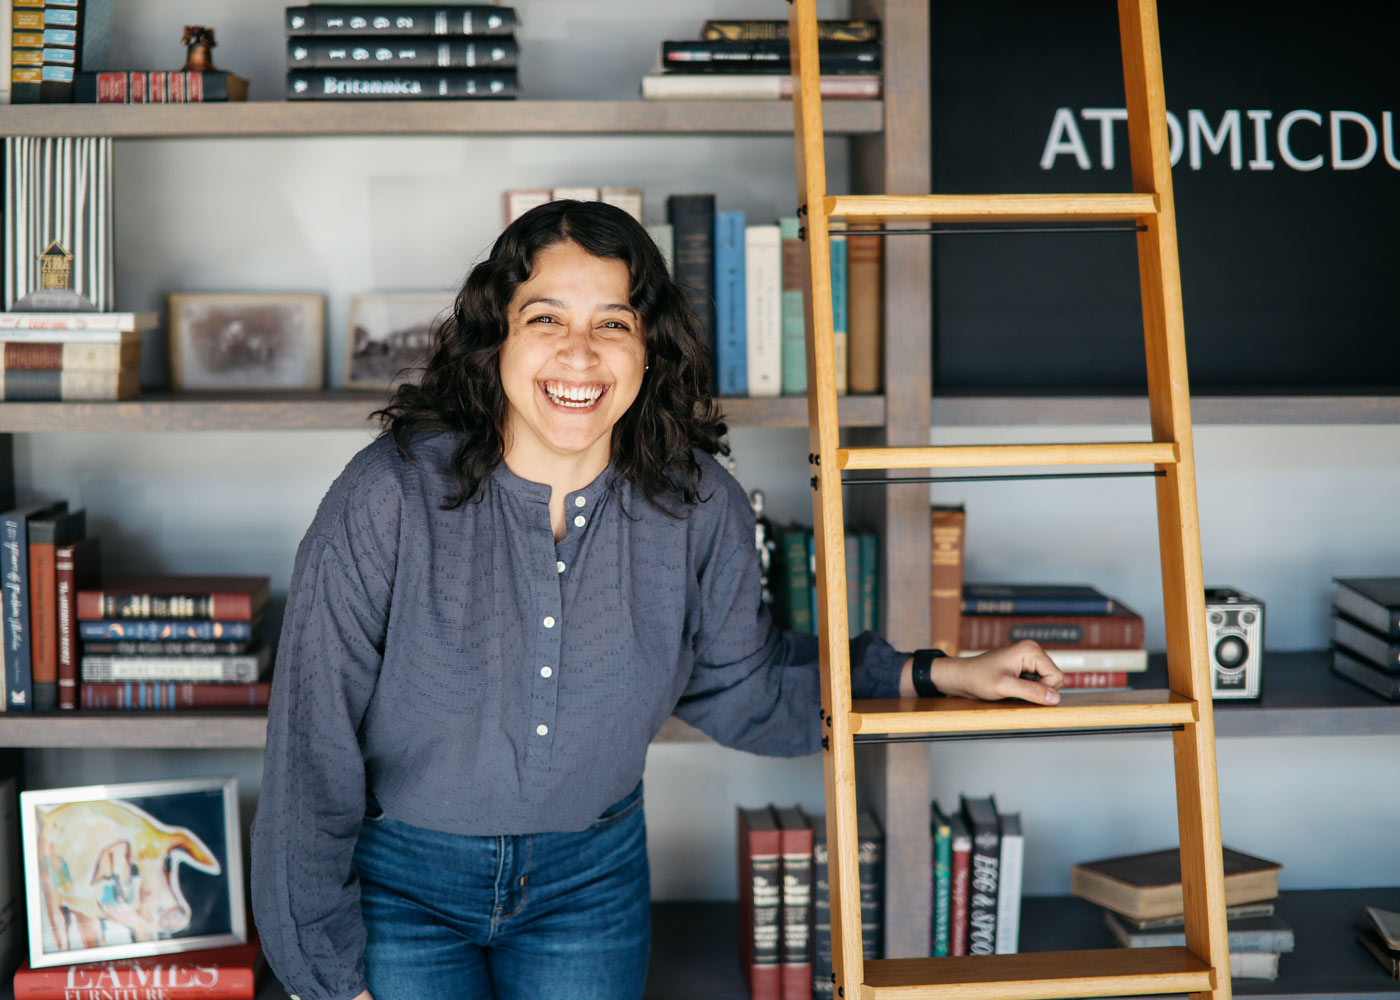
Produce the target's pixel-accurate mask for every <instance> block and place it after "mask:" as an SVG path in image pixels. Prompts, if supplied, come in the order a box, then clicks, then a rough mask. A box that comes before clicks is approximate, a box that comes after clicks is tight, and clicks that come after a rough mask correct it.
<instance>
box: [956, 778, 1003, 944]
mask: <svg viewBox="0 0 1400 1000" xmlns="http://www.w3.org/2000/svg"><path fill="white" fill-rule="evenodd" d="M962 815H963V820H964V821H965V822H966V823H967V827H968V830H969V831H970V832H971V834H972V857H971V865H972V870H971V873H970V876H969V881H970V884H969V889H968V897H967V953H968V954H969V955H995V954H996V950H997V892H998V890H999V888H1000V885H1001V822H1000V820H999V818H998V816H997V806H996V800H995V799H993V798H992V797H991V796H985V797H981V798H971V797H968V796H966V795H964V796H962Z"/></svg>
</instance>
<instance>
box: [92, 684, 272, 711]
mask: <svg viewBox="0 0 1400 1000" xmlns="http://www.w3.org/2000/svg"><path fill="white" fill-rule="evenodd" d="M271 688H272V685H271V683H269V682H267V681H258V682H256V683H254V684H186V683H182V682H178V681H151V682H147V683H144V684H136V683H126V684H121V683H116V682H107V683H97V684H89V683H87V682H84V683H83V686H82V699H81V701H82V705H83V708H92V709H125V710H129V711H141V710H152V711H160V710H165V711H173V710H175V709H181V708H266V707H267V699H268V694H269V693H270V691H271Z"/></svg>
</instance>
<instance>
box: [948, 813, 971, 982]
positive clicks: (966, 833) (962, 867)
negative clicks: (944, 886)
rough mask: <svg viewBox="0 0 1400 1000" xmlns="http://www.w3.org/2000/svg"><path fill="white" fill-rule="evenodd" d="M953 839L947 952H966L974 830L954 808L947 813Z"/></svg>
mask: <svg viewBox="0 0 1400 1000" xmlns="http://www.w3.org/2000/svg"><path fill="white" fill-rule="evenodd" d="M948 828H949V831H950V833H951V834H952V841H953V863H952V864H951V865H950V866H949V875H950V876H951V878H950V880H949V881H950V883H951V885H950V888H949V891H948V901H949V905H948V954H949V955H966V954H967V912H968V903H969V901H970V899H971V890H972V831H971V830H970V829H969V828H968V825H967V821H966V820H964V819H963V818H962V816H961V815H959V814H958V813H956V812H954V813H952V814H951V815H950V816H949V817H948Z"/></svg>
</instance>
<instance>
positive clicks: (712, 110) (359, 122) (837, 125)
mask: <svg viewBox="0 0 1400 1000" xmlns="http://www.w3.org/2000/svg"><path fill="white" fill-rule="evenodd" d="M823 114H824V116H825V120H826V130H827V131H828V132H829V133H831V134H832V135H869V134H875V133H878V132H880V131H881V130H882V129H883V128H884V120H885V114H884V102H882V101H827V102H825V104H824V107H823ZM570 133H573V134H586V135H607V134H663V135H715V134H729V135H734V134H739V135H742V134H748V133H757V134H782V133H788V134H791V133H792V102H791V101H642V100H633V101H325V102H321V101H248V102H240V101H234V102H230V103H211V104H138V105H99V104H43V105H38V104H35V105H25V104H14V105H4V106H3V107H0V135H35V136H73V135H109V136H113V137H115V138H119V139H204V138H208V139H213V138H237V137H248V136H287V137H301V136H335V135H354V136H368V135H544V134H554V135H560V134H570Z"/></svg>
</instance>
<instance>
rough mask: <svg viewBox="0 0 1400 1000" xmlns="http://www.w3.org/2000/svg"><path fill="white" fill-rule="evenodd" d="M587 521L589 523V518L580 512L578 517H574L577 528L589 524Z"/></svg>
mask: <svg viewBox="0 0 1400 1000" xmlns="http://www.w3.org/2000/svg"><path fill="white" fill-rule="evenodd" d="M587 523H588V518H586V517H584V516H583V515H582V514H580V515H579V516H578V517H576V518H574V527H575V528H582V527H583V526H584V525H585V524H587Z"/></svg>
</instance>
